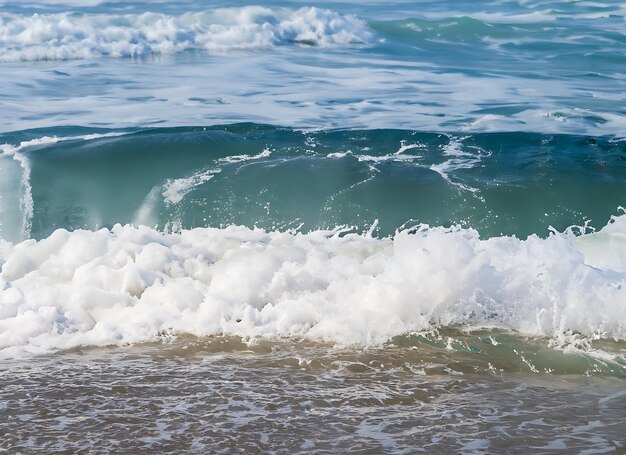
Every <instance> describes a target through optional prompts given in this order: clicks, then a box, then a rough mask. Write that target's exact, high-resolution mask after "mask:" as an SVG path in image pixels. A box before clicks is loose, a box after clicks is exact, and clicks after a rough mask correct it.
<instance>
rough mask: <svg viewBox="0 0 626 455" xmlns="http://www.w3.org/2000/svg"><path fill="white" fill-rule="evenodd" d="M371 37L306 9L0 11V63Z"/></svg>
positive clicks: (359, 27) (347, 20)
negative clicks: (174, 12)
mask: <svg viewBox="0 0 626 455" xmlns="http://www.w3.org/2000/svg"><path fill="white" fill-rule="evenodd" d="M371 39H372V33H371V31H370V30H369V28H368V27H367V25H366V24H365V23H364V22H363V21H361V20H360V19H357V18H356V17H354V16H346V15H341V14H338V13H336V12H333V11H330V10H326V9H319V8H314V7H305V8H300V9H298V10H291V9H270V8H264V7H260V6H246V7H242V8H223V9H216V10H211V11H205V12H193V13H191V12H190V13H185V14H182V15H180V16H173V15H167V14H159V13H144V14H127V15H107V14H78V13H58V14H33V15H32V16H24V15H18V14H9V13H4V14H0V61H1V62H16V61H30V60H67V59H82V58H93V57H99V56H103V55H110V56H113V57H138V56H145V55H149V54H171V53H175V52H182V51H185V50H190V49H201V50H207V51H213V52H228V51H233V50H254V49H268V48H271V47H274V46H280V45H289V44H299V45H313V46H321V47H337V46H338V47H344V46H354V45H363V44H367V43H369V42H370V41H371Z"/></svg>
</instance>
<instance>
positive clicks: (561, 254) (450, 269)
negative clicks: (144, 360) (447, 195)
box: [0, 215, 626, 355]
mask: <svg viewBox="0 0 626 455" xmlns="http://www.w3.org/2000/svg"><path fill="white" fill-rule="evenodd" d="M625 238H626V215H622V216H619V217H615V218H614V219H613V221H612V222H611V223H610V224H609V225H607V226H606V227H605V228H604V229H602V230H601V231H600V232H598V233H595V234H587V235H583V236H579V237H573V235H572V234H567V233H566V234H558V233H555V234H553V235H551V236H550V237H548V238H546V239H541V238H539V237H536V236H530V237H528V238H527V239H526V240H520V239H517V238H515V237H495V238H490V239H487V240H481V239H480V237H479V235H478V233H477V232H476V231H474V230H467V229H460V228H442V227H437V228H428V227H425V226H422V227H419V228H417V229H413V230H405V231H402V232H399V233H397V234H396V235H395V237H393V238H386V239H377V238H373V237H371V236H369V235H367V234H364V235H357V234H349V233H348V234H346V233H345V232H342V231H339V230H335V231H315V232H311V233H308V234H302V233H297V232H293V231H287V232H266V231H264V230H261V229H248V228H245V227H238V226H231V227H228V228H225V229H209V228H197V229H193V230H183V231H182V232H180V233H173V234H164V233H160V232H158V231H155V230H153V229H150V228H147V227H138V228H135V227H132V226H120V225H117V226H116V227H114V228H113V230H112V231H109V230H106V229H103V230H100V231H96V232H94V231H74V232H69V231H66V230H58V231H56V232H55V233H53V234H52V235H51V236H50V237H48V238H47V239H44V240H42V241H39V242H36V241H34V240H27V241H25V242H22V243H20V244H17V245H10V244H7V243H0V264H3V265H2V273H1V274H0V352H3V354H4V355H17V354H18V353H19V352H23V351H24V350H26V351H29V352H42V351H47V350H50V349H58V348H70V347H74V346H78V345H109V344H124V343H132V342H140V341H149V340H154V339H156V338H157V337H158V334H162V333H174V334H180V333H189V334H193V335H198V336H206V335H218V334H225V335H235V336H242V337H270V338H272V337H304V338H308V339H313V340H326V341H332V342H337V343H340V344H357V345H377V344H381V343H384V342H385V341H387V340H389V339H390V338H392V337H394V336H396V335H400V334H403V333H407V332H411V331H416V330H425V329H428V328H431V327H433V326H436V327H441V326H449V325H463V326H467V327H470V328H472V327H473V328H476V327H485V326H488V327H499V328H503V329H506V330H516V331H520V332H523V333H528V334H533V335H539V336H548V337H552V338H553V339H555V340H559V339H563V337H567V336H572V335H573V334H574V335H575V336H577V337H580V336H583V337H586V338H588V339H594V338H614V339H622V340H623V339H625V338H626V326H624V322H623V321H625V320H626V305H624V302H626V242H625V241H624V239H625ZM607 252H608V253H610V256H611V257H610V258H609V259H607V257H606V255H605V254H603V253H607Z"/></svg>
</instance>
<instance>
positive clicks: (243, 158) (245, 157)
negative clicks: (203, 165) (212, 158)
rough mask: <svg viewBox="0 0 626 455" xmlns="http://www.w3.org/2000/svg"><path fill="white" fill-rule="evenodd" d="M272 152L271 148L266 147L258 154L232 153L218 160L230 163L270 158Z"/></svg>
mask: <svg viewBox="0 0 626 455" xmlns="http://www.w3.org/2000/svg"><path fill="white" fill-rule="evenodd" d="M271 154H272V151H271V150H268V149H265V150H263V151H262V152H261V153H258V154H256V155H232V156H227V157H224V158H220V159H219V160H217V162H218V163H229V164H235V163H242V162H244V161H254V160H260V159H261V158H268V157H269V156H270V155H271Z"/></svg>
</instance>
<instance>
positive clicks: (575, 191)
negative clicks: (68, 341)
mask: <svg viewBox="0 0 626 455" xmlns="http://www.w3.org/2000/svg"><path fill="white" fill-rule="evenodd" d="M94 133H97V134H105V135H106V134H109V135H110V134H113V136H110V137H101V138H94V139H91V140H84V139H83V138H82V136H84V135H87V134H94ZM117 134H121V135H117ZM55 135H58V136H59V137H65V138H70V140H65V141H61V142H56V143H47V144H39V145H31V146H29V147H26V148H25V149H24V150H23V151H21V152H19V153H21V154H22V155H23V156H24V157H26V158H27V159H28V162H29V167H30V169H29V172H30V180H29V188H28V189H25V188H21V189H20V186H19V185H15V184H13V186H12V188H11V189H12V190H13V191H11V189H10V188H7V190H5V200H6V201H7V202H8V201H12V202H13V207H11V206H8V207H7V208H6V209H5V213H4V219H3V221H4V223H3V227H4V229H3V231H2V232H3V234H4V237H5V238H11V237H13V238H17V239H19V238H20V236H33V237H35V238H42V237H47V236H48V235H50V234H51V233H52V232H53V231H54V230H55V229H58V228H66V229H79V228H80V229H97V228H101V227H109V228H110V227H112V226H113V225H114V224H115V223H122V224H126V223H134V224H144V225H148V226H156V227H157V228H158V229H161V230H163V229H172V228H175V227H177V228H186V229H189V228H193V227H198V226H214V227H220V226H228V225H230V224H237V225H245V226H258V227H260V228H264V229H268V230H275V229H279V230H285V229H289V228H291V229H294V228H298V229H299V230H300V231H301V232H309V231H312V230H316V229H332V228H334V227H336V226H346V227H353V229H354V230H355V231H357V232H362V231H368V230H370V229H373V233H374V234H376V235H378V236H388V235H391V234H393V233H394V232H395V230H397V229H398V228H400V227H403V226H404V227H411V226H413V225H417V224H421V223H423V224H428V225H431V226H451V225H460V226H463V227H465V228H474V229H476V230H478V231H479V232H480V234H481V235H482V236H484V237H492V236H499V235H516V236H518V237H521V238H525V237H526V236H528V235H531V234H538V235H540V236H542V237H545V236H547V235H548V234H549V233H550V229H551V228H553V229H556V230H558V231H564V230H565V229H567V228H568V227H570V226H581V227H582V226H584V225H585V224H586V226H587V228H588V229H593V228H595V229H599V228H601V227H603V226H604V225H605V224H606V223H607V222H608V221H609V218H610V217H611V216H612V215H617V214H618V213H619V211H618V207H619V206H620V204H622V203H623V202H624V185H625V183H626V142H624V141H616V140H611V139H610V138H605V137H600V138H596V137H589V136H573V135H546V134H531V133H473V134H458V133H421V132H415V131H403V130H333V131H304V130H293V129H290V128H276V127H272V126H266V125H254V124H240V125H233V126H224V127H221V126H216V127H203V128H199V127H195V128H170V129H167V128H152V129H143V130H115V132H112V131H110V130H94V129H85V128H63V129H60V128H57V129H50V130H48V129H46V130H37V131H25V132H21V133H12V134H7V135H5V140H7V141H9V142H12V143H15V144H19V143H23V141H24V140H27V139H29V138H33V137H41V136H48V137H53V136H55ZM72 137H74V138H75V139H71V138H72ZM0 163H2V165H3V166H4V168H5V175H6V176H5V179H8V180H9V181H11V182H13V183H15V182H17V181H19V179H20V175H21V173H22V172H23V169H22V167H21V164H20V163H19V162H18V161H15V160H14V159H13V157H9V156H7V157H5V158H4V159H2V160H1V161H0ZM22 164H23V163H22ZM11 174H13V176H12V177H11ZM7 186H8V184H7ZM25 190H27V191H29V192H30V193H32V200H33V210H32V214H28V225H29V226H31V230H30V232H29V233H24V232H22V228H23V222H24V218H23V216H22V212H21V211H20V207H19V199H20V197H21V196H22V195H23V194H22V193H21V192H23V191H25ZM7 205H8V204H7ZM578 231H579V229H577V232H578ZM583 231H584V229H583Z"/></svg>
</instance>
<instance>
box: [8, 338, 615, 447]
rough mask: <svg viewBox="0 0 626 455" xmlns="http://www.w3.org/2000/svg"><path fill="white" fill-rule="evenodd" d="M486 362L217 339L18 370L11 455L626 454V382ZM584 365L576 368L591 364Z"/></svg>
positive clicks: (440, 353) (68, 357) (56, 360)
mask: <svg viewBox="0 0 626 455" xmlns="http://www.w3.org/2000/svg"><path fill="white" fill-rule="evenodd" d="M448 335H451V336H452V337H455V339H456V338H457V337H459V335H460V334H459V333H449V334H447V335H445V336H448ZM445 336H444V337H445ZM485 337H487V338H488V337H491V339H492V340H494V341H495V340H496V339H500V341H502V342H503V343H506V341H505V339H507V337H509V336H508V335H503V334H497V333H482V334H478V335H476V334H475V336H474V337H473V339H474V340H475V341H478V342H480V341H479V340H480V339H481V338H485ZM514 338H515V337H513V339H514ZM509 340H511V338H509ZM518 344H519V345H520V346H521V347H520V346H517V347H518V348H520V349H524V348H526V349H528V348H531V350H532V346H531V345H529V344H526V345H525V346H524V343H518ZM509 347H510V346H509ZM621 349H624V347H623V346H622V347H621ZM526 354H527V355H528V352H527V353H526ZM479 356H481V357H483V358H480V357H477V356H476V354H468V353H462V352H460V351H457V350H455V349H453V348H450V349H445V348H434V347H429V346H428V345H427V344H421V343H410V342H409V341H408V340H404V341H403V342H402V343H399V344H395V345H389V346H386V347H385V348H381V349H372V350H365V351H362V350H358V349H357V350H354V349H336V348H332V347H331V346H327V345H322V344H317V343H305V342H290V341H282V342H274V343H265V342H262V343H260V344H254V345H250V346H247V345H245V344H242V343H241V341H238V340H237V339H232V338H217V339H178V340H172V341H169V342H167V341H166V342H165V344H161V343H159V344H144V345H136V346H133V347H125V348H114V349H110V348H103V349H94V348H86V349H83V348H81V349H74V350H71V351H67V352H62V353H58V354H55V355H54V356H41V357H36V358H34V359H31V361H29V362H28V363H24V362H14V361H9V362H6V363H4V364H3V366H2V367H1V371H0V374H1V375H2V389H1V390H0V406H2V410H3V412H2V417H1V418H0V431H2V432H3V433H4V434H5V436H4V437H3V438H2V442H0V447H2V448H5V449H6V448H11V449H12V450H15V451H24V452H30V451H32V450H34V449H36V450H40V451H42V452H44V451H45V452H48V453H49V452H80V451H85V452H90V453H94V452H98V453H118V452H119V451H120V450H121V451H132V452H133V453H155V452H163V451H185V452H191V453H206V452H212V453H232V452H246V453H260V452H267V451H273V452H278V453H311V452H316V453H337V452H353V453H368V452H370V453H371V452H378V453H381V452H382V453H468V454H469V453H472V454H474V453H520V454H521V453H528V452H529V451H531V452H533V453H555V452H556V453H565V452H567V453H621V451H622V450H623V449H624V444H625V443H626V441H625V440H624V432H623V430H624V425H623V409H624V404H625V403H624V400H626V394H625V392H624V381H623V380H624V369H623V368H624V367H623V366H622V369H621V371H620V372H618V373H615V375H614V374H608V375H604V374H602V375H598V374H594V375H580V374H575V373H574V374H573V373H572V372H573V371H574V370H575V368H574V370H572V372H571V373H569V374H564V373H552V374H545V373H532V372H531V371H530V370H529V369H528V368H524V364H522V363H520V362H518V365H513V364H508V365H507V364H502V365H499V366H500V367H503V368H498V366H493V365H492V366H491V368H489V367H488V366H487V365H486V364H490V363H491V362H490V361H493V362H494V363H496V364H497V362H498V359H497V358H496V356H494V355H493V354H485V353H483V354H479ZM530 356H531V357H532V354H530ZM570 357H572V359H568V360H565V363H567V362H572V363H573V364H576V363H577V362H580V361H582V363H585V362H588V360H584V359H576V354H570ZM563 358H564V359H566V358H567V356H563Z"/></svg>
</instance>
